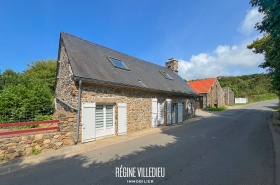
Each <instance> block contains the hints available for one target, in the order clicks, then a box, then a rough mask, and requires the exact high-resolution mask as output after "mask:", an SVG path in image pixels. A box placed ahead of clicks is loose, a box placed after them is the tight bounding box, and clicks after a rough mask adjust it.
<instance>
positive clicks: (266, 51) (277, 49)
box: [247, 0, 280, 92]
mask: <svg viewBox="0 0 280 185" xmlns="http://www.w3.org/2000/svg"><path fill="white" fill-rule="evenodd" d="M250 4H251V5H252V6H253V7H254V6H256V7H259V8H258V11H259V12H260V13H262V14H264V18H263V20H262V22H259V23H256V26H255V28H257V30H259V31H260V32H261V33H262V32H264V33H265V34H264V37H263V38H262V39H257V40H255V41H253V43H252V44H251V45H249V46H247V48H248V49H253V52H254V53H256V54H263V55H264V56H265V62H264V63H262V64H260V65H259V67H261V68H268V72H269V74H270V76H271V77H272V78H273V86H274V88H275V89H276V90H278V92H280V81H279V79H280V78H279V72H280V13H279V12H280V1H279V0H251V1H250Z"/></svg>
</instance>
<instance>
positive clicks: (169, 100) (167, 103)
mask: <svg viewBox="0 0 280 185" xmlns="http://www.w3.org/2000/svg"><path fill="white" fill-rule="evenodd" d="M166 117H167V118H166V123H167V125H170V124H171V99H167V100H166Z"/></svg>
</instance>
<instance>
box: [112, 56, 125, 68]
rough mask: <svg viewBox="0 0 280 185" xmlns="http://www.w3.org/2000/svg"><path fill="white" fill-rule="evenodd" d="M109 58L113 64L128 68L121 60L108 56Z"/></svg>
mask: <svg viewBox="0 0 280 185" xmlns="http://www.w3.org/2000/svg"><path fill="white" fill-rule="evenodd" d="M110 60H111V61H112V62H113V63H114V64H115V66H117V67H121V68H125V69H128V68H127V67H126V66H125V65H124V64H123V63H122V62H121V61H119V60H115V59H112V58H110Z"/></svg>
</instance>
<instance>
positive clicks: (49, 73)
mask: <svg viewBox="0 0 280 185" xmlns="http://www.w3.org/2000/svg"><path fill="white" fill-rule="evenodd" d="M27 66H28V69H26V70H25V71H24V74H25V75H26V76H27V77H29V78H30V79H40V80H42V82H43V83H45V84H46V85H47V86H48V87H49V88H50V89H51V92H52V93H54V89H55V80H56V60H54V59H49V60H40V61H38V60H36V61H35V62H30V64H27Z"/></svg>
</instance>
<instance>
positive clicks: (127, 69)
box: [108, 56, 130, 71]
mask: <svg viewBox="0 0 280 185" xmlns="http://www.w3.org/2000/svg"><path fill="white" fill-rule="evenodd" d="M111 59H113V60H117V61H119V62H121V63H122V64H123V65H124V66H125V67H126V68H123V67H119V66H116V65H115V63H114V62H113V61H112V60H111ZM108 60H109V61H110V63H111V64H112V65H113V66H114V67H115V68H118V69H123V70H126V71H130V69H129V68H128V67H127V65H125V63H124V62H123V61H121V60H120V59H117V58H114V57H110V56H108Z"/></svg>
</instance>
